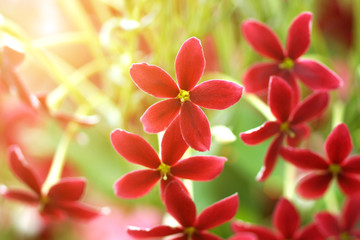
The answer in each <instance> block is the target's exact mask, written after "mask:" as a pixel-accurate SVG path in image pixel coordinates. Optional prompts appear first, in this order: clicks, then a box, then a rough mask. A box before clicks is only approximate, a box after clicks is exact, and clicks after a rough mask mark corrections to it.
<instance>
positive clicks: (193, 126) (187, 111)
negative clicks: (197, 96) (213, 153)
mask: <svg viewBox="0 0 360 240" xmlns="http://www.w3.org/2000/svg"><path fill="white" fill-rule="evenodd" d="M180 127H181V133H182V136H183V138H184V140H185V142H186V143H187V144H188V145H189V146H190V147H192V148H193V149H195V150H197V151H201V152H203V151H207V150H209V149H210V144H211V132H210V124H209V121H208V120H207V118H206V115H205V113H204V112H203V111H202V110H201V109H200V108H199V107H198V106H196V105H195V104H193V103H191V102H189V101H187V102H184V103H183V105H182V107H181V113H180Z"/></svg>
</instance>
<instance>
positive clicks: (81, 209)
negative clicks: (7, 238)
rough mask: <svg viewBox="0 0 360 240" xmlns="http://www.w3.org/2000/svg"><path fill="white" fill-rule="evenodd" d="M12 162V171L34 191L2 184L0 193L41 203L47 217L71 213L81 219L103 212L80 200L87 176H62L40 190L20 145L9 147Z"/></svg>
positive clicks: (90, 217) (42, 212) (19, 199)
mask: <svg viewBox="0 0 360 240" xmlns="http://www.w3.org/2000/svg"><path fill="white" fill-rule="evenodd" d="M9 163H10V168H11V170H12V171H13V173H14V174H15V175H16V177H18V178H19V179H20V180H21V181H22V182H23V183H25V184H26V185H27V186H28V187H29V188H30V189H31V191H30V192H29V191H24V190H11V189H7V188H6V187H5V186H1V188H0V194H1V195H2V196H3V197H4V198H7V199H13V200H18V201H21V202H23V203H26V204H30V205H40V213H41V214H42V216H43V217H45V218H50V219H62V218H64V217H65V216H70V217H73V218H78V219H84V220H87V219H92V218H95V217H97V216H99V215H100V213H99V212H98V211H96V210H95V209H92V208H90V207H88V206H86V205H84V204H82V203H80V202H79V199H80V198H81V196H82V194H83V192H84V188H85V179H84V178H63V179H61V180H60V181H59V182H58V183H56V184H55V185H53V186H52V187H51V188H50V190H49V192H48V193H46V194H44V193H42V192H41V187H42V186H41V184H40V181H39V178H38V176H37V175H36V174H35V172H34V171H33V169H32V168H30V166H29V165H28V163H27V162H26V161H25V159H24V156H23V155H22V153H21V150H20V148H18V147H17V146H14V145H12V146H11V147H10V148H9Z"/></svg>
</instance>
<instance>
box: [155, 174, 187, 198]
mask: <svg viewBox="0 0 360 240" xmlns="http://www.w3.org/2000/svg"><path fill="white" fill-rule="evenodd" d="M173 181H176V182H177V183H178V184H180V187H181V188H182V189H183V190H184V191H185V192H186V193H187V194H188V195H189V196H190V193H189V192H188V190H187V188H186V186H185V185H184V183H183V182H182V181H181V180H180V179H179V178H177V177H175V176H173V175H171V174H170V175H168V176H167V179H166V180H165V179H164V178H161V181H160V194H161V199H162V200H163V202H165V190H166V188H167V186H168V185H169V184H170V183H172V182H173Z"/></svg>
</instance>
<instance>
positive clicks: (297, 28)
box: [242, 12, 342, 101]
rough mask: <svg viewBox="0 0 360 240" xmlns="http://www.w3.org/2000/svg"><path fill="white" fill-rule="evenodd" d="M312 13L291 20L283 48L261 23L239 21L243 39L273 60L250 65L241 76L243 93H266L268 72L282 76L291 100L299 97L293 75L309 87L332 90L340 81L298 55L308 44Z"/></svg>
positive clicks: (313, 62) (317, 63)
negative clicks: (291, 94)
mask: <svg viewBox="0 0 360 240" xmlns="http://www.w3.org/2000/svg"><path fill="white" fill-rule="evenodd" d="M311 20H312V14H311V13H309V12H304V13H301V14H300V15H299V16H297V17H296V18H295V19H294V21H293V22H292V24H291V26H290V28H289V32H288V37H287V41H286V48H285V50H284V49H283V48H282V46H281V43H280V41H279V39H278V38H277V36H276V35H275V33H274V32H273V31H272V30H271V29H270V28H268V27H267V26H266V25H264V24H263V23H261V22H258V21H256V20H247V21H245V22H244V23H243V24H242V32H243V35H244V37H245V39H246V40H247V41H248V42H249V43H250V45H251V46H252V47H253V48H254V50H255V51H257V52H258V53H260V54H261V55H263V56H264V57H267V58H271V59H273V60H275V62H273V63H259V64H255V65H254V66H252V67H251V68H250V69H249V70H248V71H247V72H246V73H245V75H244V80H243V81H244V86H245V89H246V91H247V92H251V93H266V90H267V88H268V83H269V77H270V76H271V75H277V76H281V77H283V78H284V79H285V80H286V81H288V82H289V83H290V85H291V87H292V88H293V89H294V93H295V94H294V99H295V100H296V101H297V100H298V99H299V95H300V93H299V87H298V84H297V82H296V81H295V77H297V78H299V79H300V80H301V81H302V82H303V83H304V84H305V85H306V86H308V87H309V88H310V89H312V90H329V89H335V88H338V87H340V86H341V85H342V80H341V79H340V78H339V77H338V76H337V75H336V74H335V73H333V72H332V71H331V70H330V69H328V68H327V67H326V66H324V65H322V64H321V63H319V62H317V61H314V60H309V59H302V58H299V57H300V56H301V55H303V54H304V53H305V52H306V51H307V49H308V48H309V46H310V30H311Z"/></svg>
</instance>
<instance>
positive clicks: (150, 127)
mask: <svg viewBox="0 0 360 240" xmlns="http://www.w3.org/2000/svg"><path fill="white" fill-rule="evenodd" d="M180 106H181V103H180V101H179V99H167V100H164V101H161V102H158V103H155V104H153V105H151V106H150V107H149V108H148V109H147V110H146V111H145V113H144V114H143V115H142V116H141V118H140V121H141V122H142V124H143V125H144V130H145V132H147V133H158V132H161V131H164V130H165V129H166V128H167V127H168V126H169V125H170V123H171V122H172V121H173V120H174V119H175V118H176V116H177V115H178V114H179V111H180Z"/></svg>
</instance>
